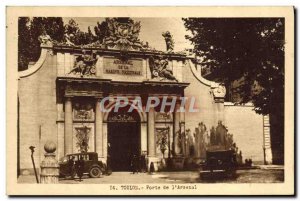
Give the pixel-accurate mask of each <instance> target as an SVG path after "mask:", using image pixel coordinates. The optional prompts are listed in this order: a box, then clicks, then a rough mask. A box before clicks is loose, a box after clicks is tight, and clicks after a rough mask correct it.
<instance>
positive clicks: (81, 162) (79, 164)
mask: <svg viewBox="0 0 300 201" xmlns="http://www.w3.org/2000/svg"><path fill="white" fill-rule="evenodd" d="M83 172H84V160H83V157H82V156H80V159H79V161H78V162H77V175H78V177H79V181H82V176H83Z"/></svg>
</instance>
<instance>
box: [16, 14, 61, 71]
mask: <svg viewBox="0 0 300 201" xmlns="http://www.w3.org/2000/svg"><path fill="white" fill-rule="evenodd" d="M18 26H19V30H18V34H19V35H18V70H25V69H27V68H28V63H29V62H30V61H37V60H38V58H39V56H40V53H41V49H40V42H39V40H38V37H39V36H40V35H41V34H42V32H43V31H46V33H47V34H48V35H49V36H50V37H51V38H52V39H53V40H56V41H62V40H63V37H64V23H63V20H62V18H61V17H33V18H32V19H30V18H28V17H20V18H19V19H18Z"/></svg>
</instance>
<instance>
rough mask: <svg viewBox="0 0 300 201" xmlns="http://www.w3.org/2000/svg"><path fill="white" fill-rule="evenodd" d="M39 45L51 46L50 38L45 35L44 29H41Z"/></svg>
mask: <svg viewBox="0 0 300 201" xmlns="http://www.w3.org/2000/svg"><path fill="white" fill-rule="evenodd" d="M38 40H39V42H40V43H41V45H52V42H53V41H52V39H51V37H50V36H49V35H48V34H47V33H46V30H45V28H44V29H43V32H42V35H40V36H39V38H38Z"/></svg>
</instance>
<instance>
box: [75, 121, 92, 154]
mask: <svg viewBox="0 0 300 201" xmlns="http://www.w3.org/2000/svg"><path fill="white" fill-rule="evenodd" d="M75 130H76V139H77V142H76V147H77V149H78V152H81V153H82V152H88V150H89V139H90V132H91V128H88V127H86V126H84V127H79V128H75Z"/></svg>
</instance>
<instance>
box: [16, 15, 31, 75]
mask: <svg viewBox="0 0 300 201" xmlns="http://www.w3.org/2000/svg"><path fill="white" fill-rule="evenodd" d="M29 21H30V19H29V18H28V17H20V18H19V19H18V29H19V32H18V55H19V56H18V70H19V71H21V70H25V69H27V66H28V63H29V58H28V53H29V52H28V47H29V45H30V33H29Z"/></svg>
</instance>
